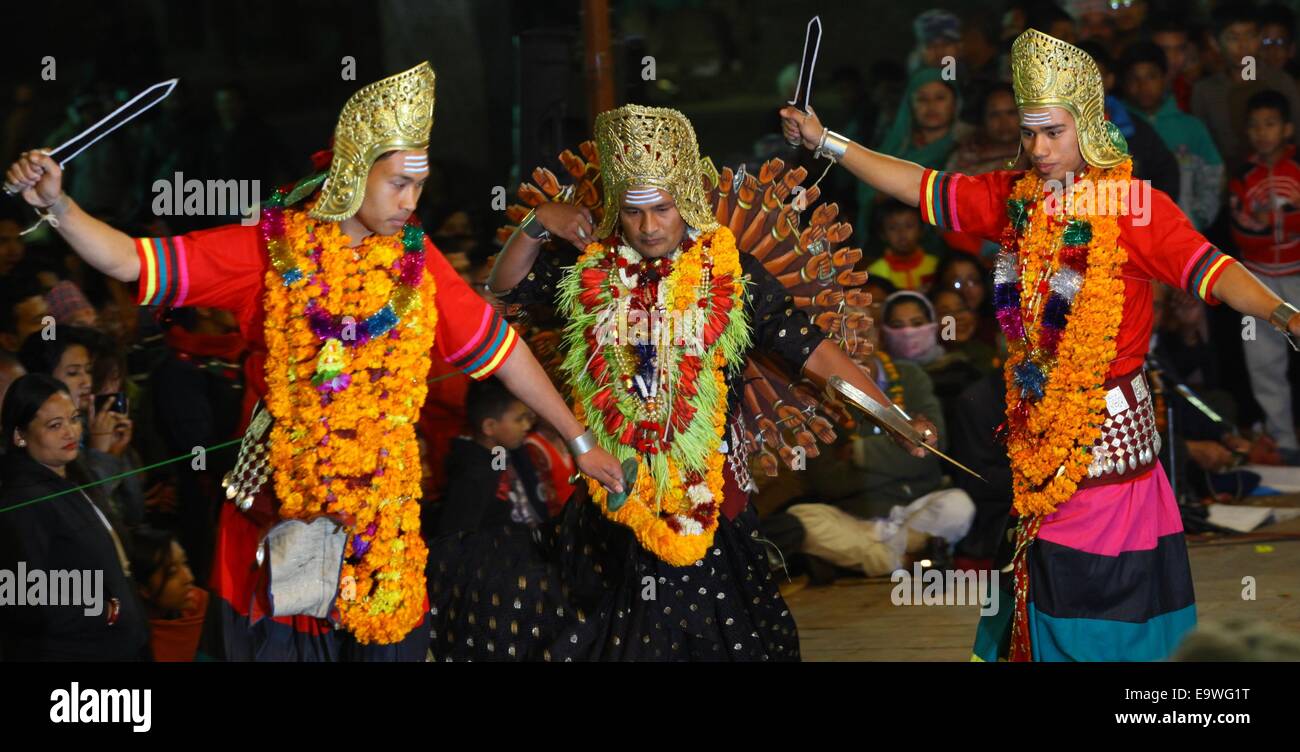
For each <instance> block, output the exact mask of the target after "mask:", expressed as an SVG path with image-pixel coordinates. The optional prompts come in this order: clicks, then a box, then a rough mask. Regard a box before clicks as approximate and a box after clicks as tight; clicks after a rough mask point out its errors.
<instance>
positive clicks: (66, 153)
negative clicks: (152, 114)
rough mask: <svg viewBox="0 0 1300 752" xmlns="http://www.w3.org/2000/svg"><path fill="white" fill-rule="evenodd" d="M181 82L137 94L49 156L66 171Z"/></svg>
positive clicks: (164, 83)
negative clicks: (75, 160) (70, 163)
mask: <svg viewBox="0 0 1300 752" xmlns="http://www.w3.org/2000/svg"><path fill="white" fill-rule="evenodd" d="M179 80H180V79H176V78H171V79H168V80H166V81H159V82H158V83H156V84H154V85H153V86H150V87H149V88H147V89H145V90H144V91H142V92H140V93H139V94H136V95H135V96H134V97H132V98H131V99H130V100H129V101H127V102H126V103H125V104H123V105H122V106H121V107H118V108H117V109H116V110H113V111H112V112H110V113H108V114H107V115H105V116H104V117H102V118H100V119H99V122H97V123H95V124H94V125H92V126H90V127H89V128H87V129H86V130H84V131H82V132H81V133H78V134H77V135H75V136H73V137H72V138H71V139H69V140H67V141H65V142H63V143H62V144H60V145H59V146H56V147H55V148H53V149H51V150H50V151H49V152H47V154H48V155H49V156H50V158H52V159H53V160H54V161H55V162H58V163H59V167H63V166H64V165H66V164H67V163H68V162H71V161H72V159H73V158H74V157H76V156H77V155H78V154H80V153H81V152H83V151H85V150H86V149H89V148H90V147H91V146H93V145H94V144H95V143H96V142H97V141H99V140H100V139H101V138H103V137H104V136H107V135H108V134H110V133H112V132H113V131H115V130H117V129H118V128H121V127H122V126H124V125H126V124H127V123H129V122H131V121H132V120H134V119H135V118H137V117H139V116H140V115H141V114H143V113H144V112H145V111H147V110H149V109H150V108H151V107H153V106H154V105H156V104H158V103H159V102H161V101H163V100H164V99H166V98H167V96H168V95H169V94H171V93H172V89H175V88H176V83H177V82H178V81H179ZM5 193H7V194H9V195H11V196H12V195H13V194H14V191H13V190H11V189H10V186H9V185H7V184H6V185H5Z"/></svg>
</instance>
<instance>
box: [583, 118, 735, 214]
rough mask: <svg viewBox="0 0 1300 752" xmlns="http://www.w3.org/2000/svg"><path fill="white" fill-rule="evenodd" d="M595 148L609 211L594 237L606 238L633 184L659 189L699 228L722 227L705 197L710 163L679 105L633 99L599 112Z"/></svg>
mask: <svg viewBox="0 0 1300 752" xmlns="http://www.w3.org/2000/svg"><path fill="white" fill-rule="evenodd" d="M596 153H597V154H598V155H599V156H600V177H601V183H602V185H603V187H604V193H605V213H604V215H603V216H602V217H601V222H600V227H598V228H596V237H599V238H603V237H607V236H608V235H609V234H610V233H611V232H613V230H614V225H615V222H616V221H617V220H618V213H619V207H620V204H621V202H622V200H623V193H624V192H625V191H627V190H628V189H629V188H650V187H653V188H661V189H663V190H664V191H666V192H667V193H668V194H669V195H671V196H672V197H673V200H674V201H676V202H677V211H678V212H680V213H681V215H682V219H684V220H686V223H687V224H688V225H690V226H691V227H694V228H695V229H697V230H699V231H701V232H711V231H713V230H716V229H717V228H718V222H717V220H716V219H715V218H714V216H713V212H712V211H710V210H709V204H708V201H707V199H706V198H705V193H704V180H705V177H706V176H709V175H710V172H711V168H712V163H711V162H709V161H708V160H707V159H701V158H700V147H699V145H698V144H697V143H696V141H695V129H694V128H692V127H691V121H689V120H687V119H686V116H685V115H683V114H682V113H680V112H678V111H677V110H670V109H666V108H662V107H642V106H640V105H635V104H629V105H624V106H622V107H619V108H618V109H616V110H609V111H608V112H602V113H600V114H599V115H597V116H596Z"/></svg>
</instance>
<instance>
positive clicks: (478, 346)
mask: <svg viewBox="0 0 1300 752" xmlns="http://www.w3.org/2000/svg"><path fill="white" fill-rule="evenodd" d="M518 342H519V337H518V335H516V334H515V330H514V329H513V328H512V327H511V326H510V325H509V324H507V323H506V320H505V319H504V318H502V317H501V314H499V313H497V312H496V310H494V309H493V308H492V307H491V306H489V305H487V304H484V306H483V318H482V320H481V321H480V322H479V326H478V330H477V331H476V332H475V333H474V336H473V337H471V338H470V340H469V341H468V342H466V343H465V344H464V346H462V347H461V348H460V349H459V350H457V351H456V352H455V353H454V354H452V355H450V356H449V357H448V358H447V362H448V363H450V364H451V366H452V367H453V368H457V369H459V370H460V371H462V372H463V373H465V375H467V376H469V377H470V378H472V379H486V378H487V377H489V376H491V375H492V374H494V373H496V371H497V369H498V368H500V367H501V364H502V363H505V362H506V358H508V357H510V353H511V351H513V350H514V349H515V345H516V344H518Z"/></svg>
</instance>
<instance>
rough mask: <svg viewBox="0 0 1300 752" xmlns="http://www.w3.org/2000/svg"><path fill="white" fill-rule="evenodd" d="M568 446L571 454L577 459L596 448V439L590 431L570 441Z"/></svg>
mask: <svg viewBox="0 0 1300 752" xmlns="http://www.w3.org/2000/svg"><path fill="white" fill-rule="evenodd" d="M568 444H569V453H570V454H572V455H573V456H574V457H575V458H577V457H581V456H582V455H584V454H586V453H587V452H590V451H591V450H593V449H595V448H596V437H595V436H594V435H593V434H592V433H591V430H590V429H588V430H586V431H583V432H582V433H580V434H578V435H577V436H574V437H573V438H572V439H569V441H568Z"/></svg>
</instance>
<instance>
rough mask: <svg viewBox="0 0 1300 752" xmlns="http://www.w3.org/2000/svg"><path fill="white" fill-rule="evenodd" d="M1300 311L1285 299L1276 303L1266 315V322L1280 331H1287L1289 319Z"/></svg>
mask: <svg viewBox="0 0 1300 752" xmlns="http://www.w3.org/2000/svg"><path fill="white" fill-rule="evenodd" d="M1297 313H1300V309H1297V308H1296V307H1295V306H1293V305H1291V304H1290V303H1287V302H1285V301H1283V302H1281V303H1279V304H1278V306H1277V308H1274V309H1273V312H1272V313H1270V314H1269V316H1268V323H1270V324H1272V325H1273V326H1275V327H1277V328H1278V329H1279V330H1280V331H1283V332H1287V331H1288V330H1289V328H1290V324H1291V319H1292V318H1294V317H1295V315H1296V314H1297Z"/></svg>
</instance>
